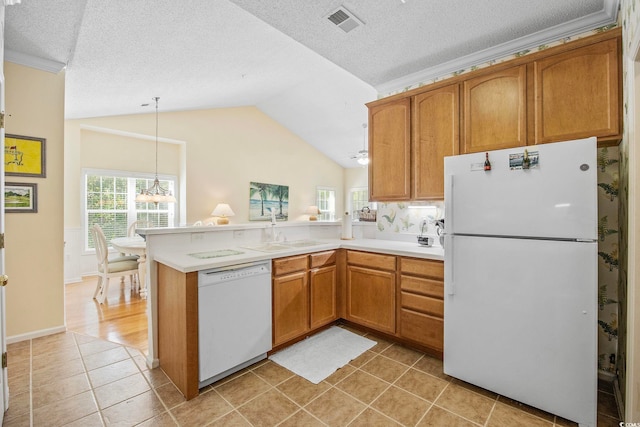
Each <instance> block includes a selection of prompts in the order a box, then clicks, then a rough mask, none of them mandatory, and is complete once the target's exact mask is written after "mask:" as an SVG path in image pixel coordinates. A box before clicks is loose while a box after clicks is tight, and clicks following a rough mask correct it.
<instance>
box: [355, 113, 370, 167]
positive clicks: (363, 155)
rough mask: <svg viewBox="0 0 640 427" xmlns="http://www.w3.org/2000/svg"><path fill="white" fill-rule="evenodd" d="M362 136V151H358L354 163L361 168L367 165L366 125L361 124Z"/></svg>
mask: <svg viewBox="0 0 640 427" xmlns="http://www.w3.org/2000/svg"><path fill="white" fill-rule="evenodd" d="M362 129H363V136H362V150H360V151H358V154H357V156H356V159H357V160H356V161H357V162H358V164H360V165H362V166H366V165H368V164H369V151H367V124H366V123H363V124H362Z"/></svg>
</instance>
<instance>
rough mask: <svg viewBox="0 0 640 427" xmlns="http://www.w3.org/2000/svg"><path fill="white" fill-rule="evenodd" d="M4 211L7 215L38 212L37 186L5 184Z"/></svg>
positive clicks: (14, 183) (21, 183)
mask: <svg viewBox="0 0 640 427" xmlns="http://www.w3.org/2000/svg"><path fill="white" fill-rule="evenodd" d="M4 211H5V212H7V213H9V212H23V213H27V212H30V213H36V212H38V184H30V183H24V182H5V184H4Z"/></svg>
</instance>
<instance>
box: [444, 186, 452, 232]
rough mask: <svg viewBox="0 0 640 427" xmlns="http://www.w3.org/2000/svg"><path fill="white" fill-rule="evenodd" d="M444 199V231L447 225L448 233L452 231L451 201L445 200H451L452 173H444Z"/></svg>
mask: <svg viewBox="0 0 640 427" xmlns="http://www.w3.org/2000/svg"><path fill="white" fill-rule="evenodd" d="M444 188H445V190H444V200H445V215H446V218H447V224H446V225H445V227H444V231H445V233H446V232H447V227H448V228H449V231H448V232H449V233H452V232H453V203H447V200H453V175H445V177H444Z"/></svg>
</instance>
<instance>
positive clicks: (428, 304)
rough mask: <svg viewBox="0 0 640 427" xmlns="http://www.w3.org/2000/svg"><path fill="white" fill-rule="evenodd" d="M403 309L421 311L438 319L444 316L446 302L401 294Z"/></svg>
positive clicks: (405, 293) (416, 295) (406, 293)
mask: <svg viewBox="0 0 640 427" xmlns="http://www.w3.org/2000/svg"><path fill="white" fill-rule="evenodd" d="M401 301H402V308H409V309H411V310H415V311H420V312H422V313H427V314H430V315H433V316H437V317H443V316H444V301H442V300H441V299H437V298H431V297H425V296H423V295H418V294H411V293H408V292H402V293H401Z"/></svg>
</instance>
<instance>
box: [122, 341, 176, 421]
mask: <svg viewBox="0 0 640 427" xmlns="http://www.w3.org/2000/svg"><path fill="white" fill-rule="evenodd" d="M119 345H121V346H122V347H123V348H124V351H125V352H126V353H127V354H128V355H129V358H130V359H131V361H132V362H133V364H134V365H136V368H137V369H138V373H139V374H140V375H142V378H144V380H145V381H146V383H147V385H148V386H149V388H150V390H151V391H152V392H153V394H154V395H155V396H156V398H158V400H159V401H160V403H161V404H162V407H163V408H164V409H165V411H166V412H167V413H168V414H169V417H170V418H171V420H173V422H175V423H176V425H177V426H179V425H180V423H179V422H178V420H177V419H176V417H175V416H174V415H173V413H172V412H171V411H170V410H169V407H168V406H167V404H166V403H165V402H164V400H163V399H162V398H161V397H160V394H158V392H157V390H156V388H155V387H154V386H153V384H151V381H150V380H149V379H148V378H147V377H146V375H145V374H144V372H143V371H142V369H140V366H139V365H138V363H136V360H135V357H134V355H132V354H131V352H130V351H129V347H128V346H125V345H122V344H119ZM135 351H137V352H139V353H140V354H141V355H142V356H143V357H144V354H142V352H141V351H140V350H138V349H135ZM144 359H145V360H146V358H144ZM158 369H160V368H158ZM163 372H164V371H163ZM133 375H135V374H133ZM165 375H166V374H165ZM167 378H168V377H167ZM169 382H170V383H171V384H173V382H172V381H171V378H169ZM173 386H174V387H175V384H173ZM176 388H177V387H176ZM144 393H146V392H142V393H140V394H137V395H136V396H140V395H141V394H144ZM136 396H134V397H136ZM116 405H117V403H116ZM159 415H162V414H159ZM153 418H155V417H151V418H149V419H146V420H143V421H141V423H144V422H146V421H149V420H152V419H153Z"/></svg>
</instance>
